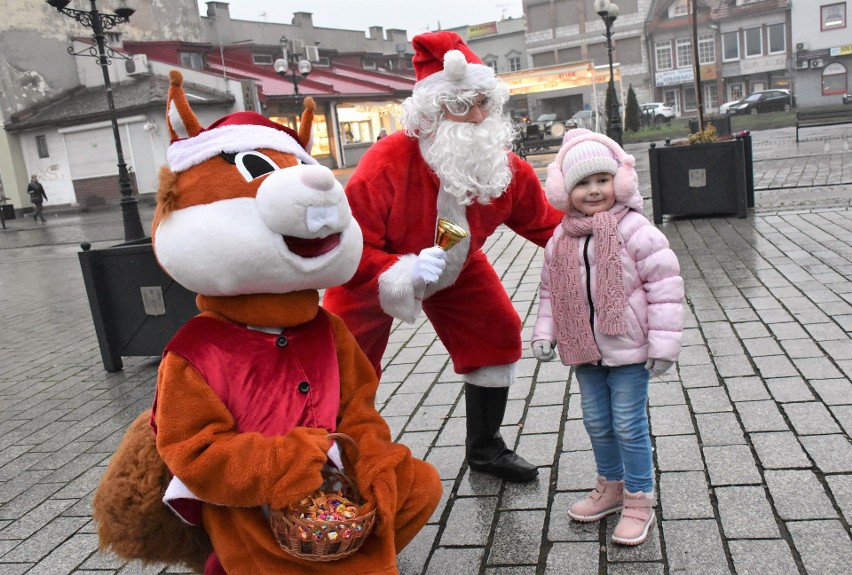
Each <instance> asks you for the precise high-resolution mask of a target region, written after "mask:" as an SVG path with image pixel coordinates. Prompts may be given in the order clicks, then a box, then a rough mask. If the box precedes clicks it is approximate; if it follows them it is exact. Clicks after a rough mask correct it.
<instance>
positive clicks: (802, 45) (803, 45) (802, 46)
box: [796, 42, 808, 52]
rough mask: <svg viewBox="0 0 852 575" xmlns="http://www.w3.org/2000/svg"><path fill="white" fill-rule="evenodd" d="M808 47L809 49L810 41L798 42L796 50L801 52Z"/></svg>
mask: <svg viewBox="0 0 852 575" xmlns="http://www.w3.org/2000/svg"><path fill="white" fill-rule="evenodd" d="M807 49H808V43H807V42H799V43H798V44H796V51H797V52H801V51H802V50H807Z"/></svg>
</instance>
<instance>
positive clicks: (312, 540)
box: [269, 433, 376, 561]
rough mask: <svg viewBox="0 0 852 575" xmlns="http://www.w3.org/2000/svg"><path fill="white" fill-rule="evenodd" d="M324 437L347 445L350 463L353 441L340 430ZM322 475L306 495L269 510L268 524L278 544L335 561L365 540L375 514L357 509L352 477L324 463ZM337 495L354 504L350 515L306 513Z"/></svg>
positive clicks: (300, 553)
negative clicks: (323, 516)
mask: <svg viewBox="0 0 852 575" xmlns="http://www.w3.org/2000/svg"><path fill="white" fill-rule="evenodd" d="M328 437H329V438H330V439H336V440H339V441H340V442H341V443H342V444H345V446H346V447H349V449H350V454H351V455H352V458H351V461H352V464H353V465H354V462H355V460H356V459H357V457H358V448H357V446H356V445H355V441H354V440H353V439H352V438H351V437H349V436H348V435H345V434H343V433H331V434H329V436H328ZM341 447H343V445H341ZM323 477H324V479H325V481H323V484H322V485H321V486H320V488H319V489H318V490H317V491H316V492H315V493H314V494H313V495H311V496H310V497H308V498H306V499H304V500H303V501H301V502H300V503H298V504H294V505H290V506H289V507H286V508H284V509H273V510H270V512H269V525H270V527H272V533H273V535H274V536H275V539H276V540H277V541H278V544H279V545H280V546H281V548H282V549H284V551H286V552H288V553H290V554H291V555H294V556H296V557H299V558H300V559H307V560H308V561H336V560H338V559H342V558H344V557H346V556H348V555H351V554H352V553H354V552H355V551H357V550H358V549H359V548H360V547H361V545H362V544H363V543H364V541H366V540H367V537H368V536H369V535H370V531H372V529H373V523H374V522H375V518H376V510H375V509H371V510H370V511H368V512H367V513H362V512H361V511H360V507H361V506H363V504H364V501H363V499H362V498H361V494H360V493H359V492H358V487H357V486H356V485H355V482H354V481H353V480H352V479H350V478H349V477H347V476H346V475H344V474H342V473H340V472H338V471H337V470H335V469H329V468H328V467H325V468H324V469H323ZM340 496H342V497H344V498H346V499H347V500H349V501H350V502H352V503H353V504H355V505H356V510H355V513H354V516H353V517H351V518H346V519H338V520H336V521H327V520H322V519H319V518H317V517H311V516H308V514H306V511H308V510H309V509H311V508H316V507H324V506H326V505H327V502H328V501H329V500H331V499H337V498H339V497H340Z"/></svg>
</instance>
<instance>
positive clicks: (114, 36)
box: [104, 32, 121, 48]
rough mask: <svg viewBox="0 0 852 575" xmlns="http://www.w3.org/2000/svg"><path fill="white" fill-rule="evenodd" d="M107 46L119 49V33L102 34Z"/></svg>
mask: <svg viewBox="0 0 852 575" xmlns="http://www.w3.org/2000/svg"><path fill="white" fill-rule="evenodd" d="M104 41H106V44H107V46H112V47H116V48H121V32H104Z"/></svg>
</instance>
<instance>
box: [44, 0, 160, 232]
mask: <svg viewBox="0 0 852 575" xmlns="http://www.w3.org/2000/svg"><path fill="white" fill-rule="evenodd" d="M46 2H47V3H48V4H50V5H51V6H53V7H54V8H56V10H57V11H59V13H60V14H64V15H65V16H69V17H71V18H73V19H75V20H76V21H77V22H79V23H80V24H82V25H83V26H85V27H86V28H90V29H91V30H92V32H93V34H94V35H93V36H92V37H93V38H94V40H95V44H96V45H97V50H95V49H94V47H89V48H87V49H86V50H83V51H82V52H74V48H73V47H69V48H68V53H69V54H71V55H72V56H92V57H94V58H95V59H96V60H97V63H98V65H99V66H100V67H101V72H103V75H104V86H105V87H106V93H107V105H108V106H109V119H110V122H111V123H112V136H113V139H114V140H115V152H116V154H117V156H118V185H119V188H120V190H121V200H120V202H119V203H120V204H121V213H122V217H123V219H124V239H125V241H131V240H137V239H140V238H144V237H145V232H143V231H142V222H141V220H140V219H139V206H138V203H137V200H136V197H135V196H134V195H133V186H131V184H130V174H129V173H128V171H127V164H125V163H124V153H123V152H122V150H121V137H120V136H119V132H118V118H117V117H116V114H115V102H114V101H113V97H112V85H111V84H110V81H109V64H110V58H112V57H123V56H122V55H121V54H118V53H116V52H114V51H113V50H112V49H111V48H109V47H108V46H107V45H106V38H105V37H104V30H110V29H112V28H115V27H116V26H117V25H119V24H126V23H128V22H129V21H130V16H132V15H133V13H134V12H135V10H134V9H133V8H129V7H128V6H127V2H126V0H117V2H116V3H117V4H118V8H116V9H115V13H114V14H103V13H101V12H98V7H97V5H96V0H89V3H90V4H91V9H90V10H88V11H86V10H75V9H73V8H68V7H67V6H68V4H70V3H71V0H46Z"/></svg>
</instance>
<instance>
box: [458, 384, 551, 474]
mask: <svg viewBox="0 0 852 575" xmlns="http://www.w3.org/2000/svg"><path fill="white" fill-rule="evenodd" d="M464 398H465V405H466V407H467V441H466V442H465V446H466V448H467V463H468V465H470V468H471V469H473V470H474V471H481V472H483V473H488V474H490V475H493V476H495V477H499V478H500V479H505V480H506V481H514V482H518V483H521V482H525V481H532V480H533V479H535V478H536V477H538V469H537V468H536V467H535V466H534V465H532V464H530V463H528V462H526V461H524V460H523V459H522V458H521V457H520V456H519V455H518V454H516V453H515V452H514V451H512V450H511V449H509V448H508V447H507V446H506V442H504V441H503V437H502V436H501V435H500V424H501V423H503V414H504V413H505V412H506V402H507V401H508V399H509V388H508V387H480V386H478V385H473V384H470V383H466V384H464Z"/></svg>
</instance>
